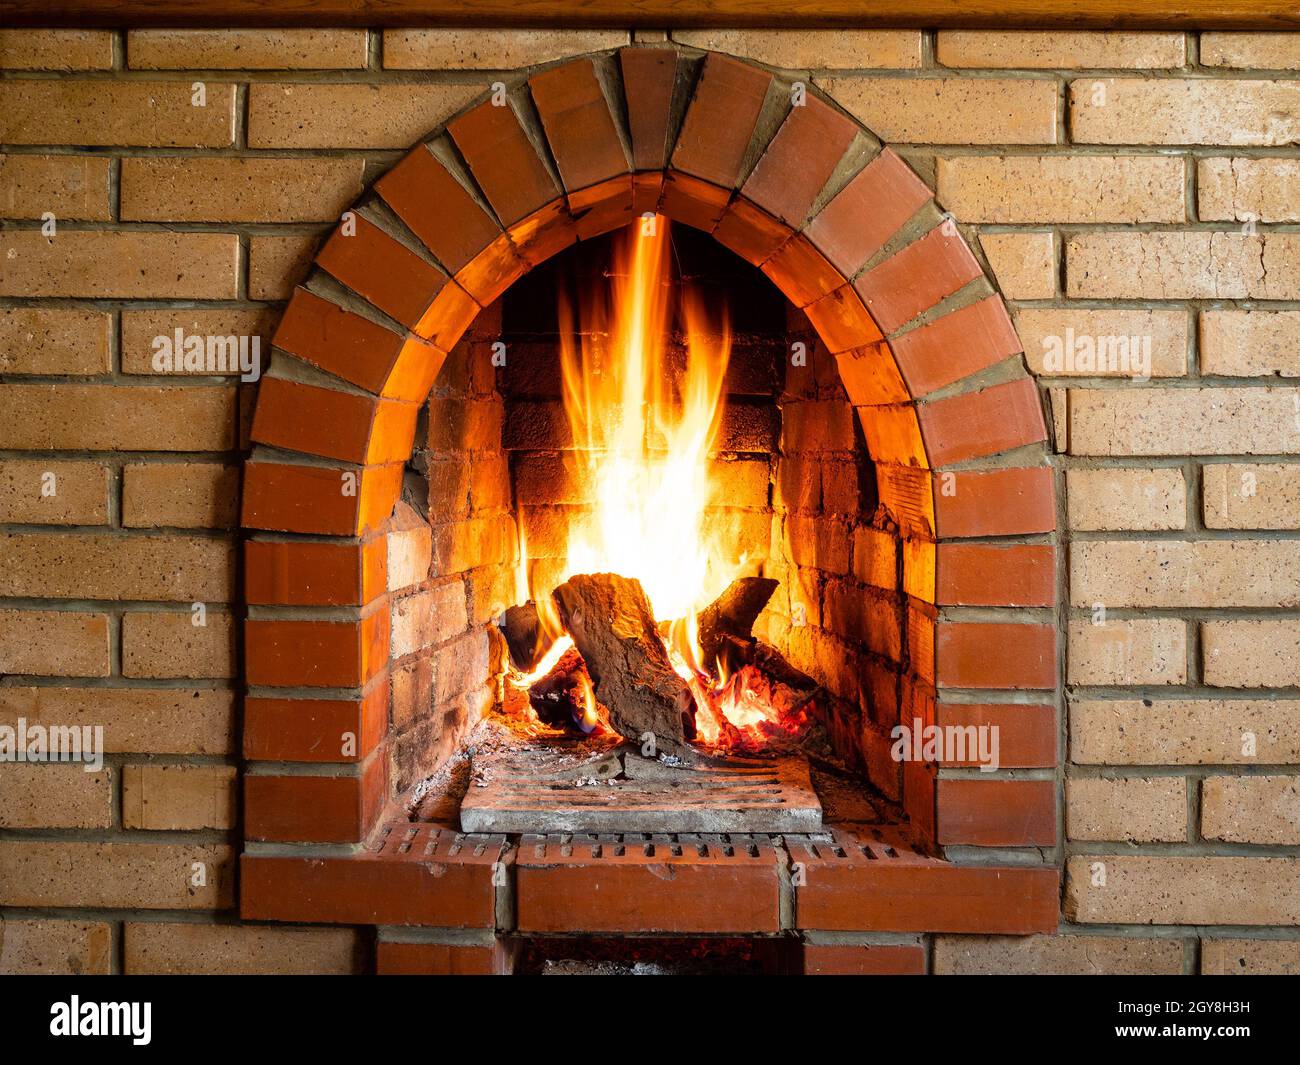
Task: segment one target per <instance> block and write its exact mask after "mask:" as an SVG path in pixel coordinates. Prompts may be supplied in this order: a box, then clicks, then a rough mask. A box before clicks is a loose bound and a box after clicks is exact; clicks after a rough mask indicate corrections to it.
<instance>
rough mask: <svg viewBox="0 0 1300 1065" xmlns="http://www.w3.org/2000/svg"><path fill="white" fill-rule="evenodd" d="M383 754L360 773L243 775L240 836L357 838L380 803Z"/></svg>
mask: <svg viewBox="0 0 1300 1065" xmlns="http://www.w3.org/2000/svg"><path fill="white" fill-rule="evenodd" d="M384 769H385V761H384V759H383V757H375V758H371V759H370V761H369V762H368V763H367V764H366V766H365V768H364V769H363V770H362V771H361V775H360V776H337V777H336V776H272V775H263V774H260V773H245V774H244V835H245V837H246V838H248V839H258V840H275V841H283V842H294V843H358V842H360V841H361V840H362V839H364V838H365V837H366V835H367V834H369V832H370V829H371V828H372V827H373V826H374V823H375V820H376V818H377V817H378V815H379V812H380V810H381V809H382V808H383V803H384V799H385V798H386V794H385V785H386V783H387V778H386V776H385V773H384Z"/></svg>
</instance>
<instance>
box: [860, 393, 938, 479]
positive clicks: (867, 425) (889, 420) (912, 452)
mask: <svg viewBox="0 0 1300 1065" xmlns="http://www.w3.org/2000/svg"><path fill="white" fill-rule="evenodd" d="M857 411H858V419H859V421H861V422H862V433H863V435H864V436H865V437H866V440H867V451H868V453H869V454H870V455H871V457H872V458H874V459H875V460H876V461H877V462H884V463H891V462H896V463H899V464H900V465H903V466H924V467H928V466H929V464H930V461H929V459H928V458H927V457H926V453H925V440H924V438H923V437H922V435H921V423H920V422H919V421H918V420H917V417H916V408H915V407H913V406H912V405H911V404H906V403H904V404H890V405H889V406H883V407H858V408H857Z"/></svg>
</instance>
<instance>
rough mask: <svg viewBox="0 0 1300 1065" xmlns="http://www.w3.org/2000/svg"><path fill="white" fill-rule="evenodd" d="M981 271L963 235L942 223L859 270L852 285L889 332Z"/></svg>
mask: <svg viewBox="0 0 1300 1065" xmlns="http://www.w3.org/2000/svg"><path fill="white" fill-rule="evenodd" d="M981 273H982V272H981V270H980V264H979V263H978V262H977V261H976V259H975V256H974V255H972V254H971V250H970V248H968V247H967V246H966V242H965V241H964V240H962V239H961V235H960V234H959V233H957V231H956V230H955V229H950V228H949V227H948V226H947V225H946V224H945V225H941V226H938V227H937V228H935V229H932V230H931V231H930V232H929V233H927V234H926V235H925V236H923V237H922V238H921V239H920V240H917V241H914V242H913V243H911V244H909V245H908V246H907V247H905V248H903V249H902V250H900V251H897V252H895V253H894V254H893V255H891V256H890V257H889V258H888V259H886V260H885V261H884V262H883V263H881V264H880V265H879V266H876V267H873V268H872V269H870V270H868V271H867V272H866V273H864V274H862V275H861V276H860V277H858V278H857V280H855V281H854V282H853V287H854V288H856V289H857V290H858V294H859V295H861V296H862V298H863V299H864V300H866V302H867V308H868V310H870V311H871V314H872V317H874V318H875V319H876V323H877V324H878V325H879V326H880V328H881V329H883V330H884V331H885V332H886V333H892V332H893V331H894V330H895V329H897V328H898V327H899V326H901V325H905V324H906V323H908V322H910V321H911V320H912V319H913V318H915V317H916V316H917V315H919V314H921V313H923V312H924V311H928V310H929V309H930V308H931V307H933V306H934V305H935V304H937V303H939V302H940V301H941V300H943V299H944V298H945V297H947V296H951V295H952V294H953V293H954V292H956V291H957V290H958V289H960V288H962V287H963V286H964V285H966V284H967V283H968V282H971V281H974V280H975V279H976V278H977V277H980V276H981Z"/></svg>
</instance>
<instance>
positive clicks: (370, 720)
mask: <svg viewBox="0 0 1300 1065" xmlns="http://www.w3.org/2000/svg"><path fill="white" fill-rule="evenodd" d="M387 730H388V685H387V683H386V682H380V683H377V684H375V686H374V687H372V688H371V689H370V690H369V692H367V693H366V694H365V695H363V696H360V697H357V698H348V699H267V698H262V697H260V696H249V697H248V698H247V699H245V700H244V757H245V758H249V759H252V760H260V761H267V762H360V761H363V760H364V759H365V758H366V757H367V756H368V755H369V754H370V752H371V751H373V750H374V749H375V747H376V746H378V744H379V741H380V740H381V739H383V737H384V735H385V734H386V732H387ZM349 736H351V737H352V738H353V741H352V743H351V749H352V750H353V752H354V753H352V754H347V753H345V743H347V738H348V737H349Z"/></svg>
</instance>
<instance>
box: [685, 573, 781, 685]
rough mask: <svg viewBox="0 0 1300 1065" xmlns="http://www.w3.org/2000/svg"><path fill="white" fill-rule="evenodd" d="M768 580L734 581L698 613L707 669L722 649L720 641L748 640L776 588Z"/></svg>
mask: <svg viewBox="0 0 1300 1065" xmlns="http://www.w3.org/2000/svg"><path fill="white" fill-rule="evenodd" d="M777 584H778V582H777V581H774V580H772V579H771V578H770V577H738V578H737V579H736V580H734V581H732V582H731V583H730V584H729V585H728V586H727V590H726V591H724V592H723V593H722V594H721V595H720V596H718V598H717V599H715V600H714V601H713V602H712V603H710V604H709V605H708V606H707V607H705V608H704V610H703V611H701V613H700V618H699V626H700V637H699V638H700V649H701V650H702V651H703V652H704V661H705V663H707V664H708V666H709V667H710V668H712V666H713V662H714V660H715V659H717V657H718V652H719V651H720V650H721V648H722V641H723V637H725V636H734V637H737V638H739V639H742V640H747V639H749V638H750V636H751V634H752V633H753V630H754V622H755V621H756V620H757V619H758V615H759V614H761V613H762V612H763V608H764V607H765V606H767V603H768V600H770V599H771V598H772V595H773V593H774V592H775V591H776V588H777Z"/></svg>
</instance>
